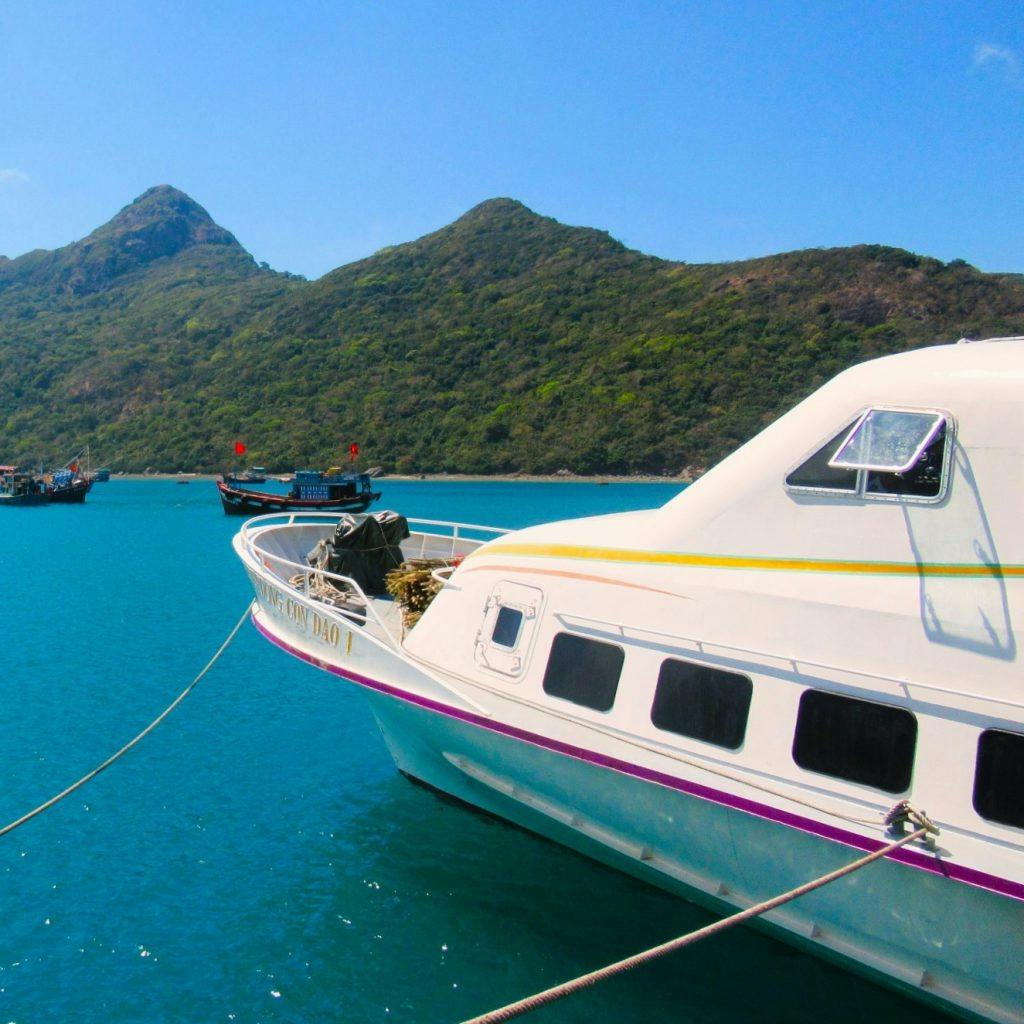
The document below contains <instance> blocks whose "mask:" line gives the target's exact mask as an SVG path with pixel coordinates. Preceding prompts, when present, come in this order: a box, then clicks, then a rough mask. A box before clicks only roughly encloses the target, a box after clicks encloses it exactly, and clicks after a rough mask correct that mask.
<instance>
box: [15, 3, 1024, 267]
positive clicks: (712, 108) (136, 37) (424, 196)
mask: <svg viewBox="0 0 1024 1024" xmlns="http://www.w3.org/2000/svg"><path fill="white" fill-rule="evenodd" d="M1022 114H1024V17H1022V15H1021V9H1020V8H1019V7H1018V6H1017V5H1014V4H1011V3H1006V2H1003V3H993V4H989V3H972V4H970V5H968V4H964V3H943V2H933V3H923V2H922V3H918V4H909V3H897V4H893V3H891V2H890V3H879V4H873V3H856V4H854V3H850V4H846V3H832V2H826V0H821V2H819V3H811V4H808V3H806V2H802V3H789V2H784V0H778V2H771V3H768V2H766V3H728V2H718V0H705V2H702V3H688V2H678V3H643V2H631V3H602V2H597V0H595V2H593V3H570V2H566V3H558V2H556V3H551V2H550V0H548V2H537V3H534V2H521V3H508V2H505V3H493V4H491V3H484V2H478V3H471V2H465V3H464V2H459V0H451V2H447V3H443V4H442V3H438V4H434V3H405V2H398V0H392V2H388V3H379V4H374V3H370V2H366V3H363V4H349V3H341V2H337V3H285V2H268V3H264V2H261V0H249V2H247V3H237V4H233V3H214V4H210V3H192V2H178V3H174V4H172V3H163V4H157V3H143V2H138V3H129V2H127V0H125V2H121V3H88V2H80V3H67V4H57V3H49V2H46V0H33V2H22V0H7V2H6V3H5V4H3V5H2V6H0V253H3V254H5V255H8V256H17V255H20V254H21V253H22V252H25V251H27V250H29V249H33V248H39V247H41V248H53V247H56V246H58V245H62V244H65V243H67V242H69V241H72V240H73V239H76V238H80V237H82V236H83V235H85V234H87V233H88V232H89V231H90V230H92V228H94V227H96V226H97V225H99V224H100V223H102V222H104V221H105V220H108V219H109V218H110V217H111V216H113V214H114V213H116V212H117V210H118V209H119V208H120V207H122V206H123V205H125V204H126V203H127V202H129V201H130V200H131V199H132V198H134V197H135V196H137V195H138V194H139V193H141V192H142V191H144V190H145V189H146V188H148V187H149V186H150V185H154V184H159V183H163V182H167V183H170V184H173V185H176V186H178V187H179V188H181V189H184V190H185V191H186V192H188V193H189V194H190V195H191V196H193V198H195V199H196V200H197V201H198V202H200V203H202V204H203V205H204V206H205V207H206V208H207V209H208V210H209V211H210V213H211V214H212V215H213V217H214V218H215V219H216V220H217V221H218V222H219V223H221V224H223V225H224V226H225V227H227V228H229V229H230V230H231V231H233V232H234V233H235V234H236V235H237V236H238V238H239V240H240V241H241V242H242V244H243V245H245V246H246V248H248V249H249V250H250V251H251V252H252V253H253V254H254V255H255V256H256V257H257V259H260V260H266V261H268V262H269V263H270V264H271V266H273V267H275V268H277V269H281V270H290V271H292V272H295V273H301V274H305V275H307V276H309V277H316V276H319V275H320V274H322V273H325V272H326V271H327V270H329V269H331V268H333V267H335V266H338V265H340V264H342V263H346V262H349V261H351V260H354V259H359V258H361V257H363V256H367V255H369V254H371V253H372V252H374V251H375V250H377V249H379V248H381V247H382V246H384V245H390V244H394V243H397V242H402V241H407V240H409V239H411V238H415V237H417V236H419V235H422V234H425V233H426V232H428V231H432V230H434V229H436V228H438V227H440V226H441V225H443V224H445V223H447V222H449V221H451V220H453V219H454V218H456V217H457V216H459V215H460V214H461V213H463V212H464V211H465V210H467V209H468V208H469V207H471V206H473V205H475V204H476V203H478V202H480V201H482V200H484V199H487V198H489V197H492V196H513V197H515V198H517V199H520V200H522V201H523V202H525V203H526V204H527V205H528V206H530V207H532V208H533V209H535V210H537V211H538V212H540V213H543V214H546V215H549V216H553V217H557V218H558V219H559V220H561V221H564V222H566V223H570V224H585V225H590V226H594V227H599V228H603V229H606V230H608V231H610V232H611V233H612V235H614V236H615V237H616V238H619V239H621V240H622V241H624V242H625V243H626V244H627V245H630V246H633V247H635V248H638V249H641V250H643V251H645V252H650V253H654V254H656V255H659V256H664V257H668V258H672V259H682V260H688V261H692V262H705V261H717V260H726V259H740V258H743V257H749V256H758V255H764V254H766V253H772V252H781V251H786V250H790V249H798V248H805V247H808V246H834V245H849V244H853V243H857V242H881V243H886V244H891V245H899V246H903V247H906V248H908V249H912V250H914V251H916V252H921V253H926V254H928V255H933V256H937V257H939V258H941V259H944V260H949V259H953V258H963V259H966V260H968V261H969V262H971V263H974V264H975V265H977V266H979V267H981V268H982V269H985V270H1011V271H1024V202H1022V200H1024V195H1022V192H1024V189H1022V185H1024V130H1022V129H1024V118H1022Z"/></svg>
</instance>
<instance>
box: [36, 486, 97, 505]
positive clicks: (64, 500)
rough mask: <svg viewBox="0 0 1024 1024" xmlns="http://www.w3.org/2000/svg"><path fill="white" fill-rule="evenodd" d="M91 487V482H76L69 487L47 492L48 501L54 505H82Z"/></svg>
mask: <svg viewBox="0 0 1024 1024" xmlns="http://www.w3.org/2000/svg"><path fill="white" fill-rule="evenodd" d="M91 487H92V481H91V480H76V481H75V482H74V483H72V484H70V485H69V486H67V487H61V488H60V489H58V490H47V492H46V500H47V501H48V502H50V503H51V504H54V505H81V504H82V503H83V502H84V501H85V496H86V495H87V494H88V493H89V489H90V488H91Z"/></svg>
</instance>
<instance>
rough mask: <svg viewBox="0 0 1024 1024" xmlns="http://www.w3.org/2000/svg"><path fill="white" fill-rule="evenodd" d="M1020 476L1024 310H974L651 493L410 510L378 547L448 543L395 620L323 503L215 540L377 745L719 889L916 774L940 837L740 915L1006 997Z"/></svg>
mask: <svg viewBox="0 0 1024 1024" xmlns="http://www.w3.org/2000/svg"><path fill="white" fill-rule="evenodd" d="M1022 502H1024V339H992V340H990V341H988V342H976V343H963V342H962V343H960V344H957V345H945V346H938V347H934V348H929V349H923V350H919V351H915V352H911V353H907V354H903V355H897V356H892V357H888V358H884V359H879V360H875V361H872V362H868V363H865V364H862V365H860V366H857V367H854V368H853V369H851V370H848V371H847V372H845V373H843V374H841V375H840V376H838V377H837V378H836V379H835V380H833V381H831V382H830V383H829V384H827V385H826V386H825V387H823V388H821V389H820V390H819V391H818V392H816V393H815V394H814V395H812V396H811V397H810V398H808V399H807V400H806V401H804V402H802V403H801V404H800V405H798V406H797V407H796V408H794V409H793V410H792V411H790V412H789V413H788V414H786V415H785V416H783V417H782V418H781V419H779V420H778V421H777V422H775V423H774V424H772V425H771V426H770V427H768V428H767V429H766V430H764V431H763V432H762V433H761V434H760V435H759V436H757V437H755V438H754V439H753V440H752V441H750V442H749V443H748V444H746V445H744V446H743V447H742V448H740V449H739V450H738V451H736V452H735V453H734V454H733V455H731V456H730V457H728V458H727V459H725V460H724V461H723V462H722V463H720V464H719V465H718V466H716V467H715V468H714V469H713V470H712V471H711V472H709V473H708V474H707V475H705V476H704V477H703V478H702V479H700V480H699V481H697V482H696V483H695V484H693V485H692V486H691V487H689V488H687V489H686V490H685V491H683V492H682V493H681V494H680V495H679V496H678V497H676V498H675V499H673V500H672V501H670V502H668V504H666V505H665V506H664V507H662V508H659V509H654V510H651V511H645V512H632V513H627V514H620V515H605V516H599V517H595V518H588V519H582V520H577V521H572V522H556V523H551V524H549V525H546V526H539V527H533V528H530V529H526V530H521V531H518V532H516V533H502V532H500V531H491V532H489V533H485V532H484V529H483V528H478V527H477V528H474V527H463V526H456V525H453V524H441V523H436V522H420V523H413V524H412V526H413V529H414V532H413V533H412V535H411V536H410V537H409V538H408V539H407V540H403V541H402V551H401V557H403V558H409V557H417V556H427V557H429V556H441V557H454V558H456V559H458V558H461V561H460V562H459V564H458V566H457V567H455V568H454V569H452V570H447V571H442V572H439V573H438V576H439V578H440V579H441V580H443V587H442V589H441V590H440V593H439V594H438V595H437V596H436V597H435V598H434V600H433V602H432V603H431V604H430V605H429V607H428V608H427V610H426V612H425V614H424V615H423V616H422V618H421V619H420V620H419V621H418V622H417V623H416V624H415V625H414V626H413V627H412V628H411V629H408V630H406V631H405V632H404V635H403V628H402V623H401V619H400V616H399V612H398V609H397V608H396V607H395V605H394V602H392V601H390V600H388V599H386V598H381V597H378V596H375V595H373V594H366V593H364V591H363V589H362V588H360V587H359V586H358V585H357V584H356V583H355V582H353V581H352V580H351V579H347V580H346V579H344V578H341V577H337V578H334V579H333V580H332V578H331V576H330V574H325V573H324V572H323V571H322V570H314V569H311V568H310V566H309V564H308V563H307V561H306V554H307V552H309V550H310V549H311V548H313V547H314V545H316V544H317V542H318V541H320V540H323V539H324V538H327V537H329V536H330V535H331V534H332V532H333V530H334V526H335V520H336V517H333V518H332V517H328V516H318V517H315V518H312V519H311V518H310V517H302V516H297V515H279V516H268V517H262V518H260V519H255V520H252V521H250V522H248V523H246V524H245V526H244V527H243V528H242V530H241V531H240V532H239V534H238V535H237V536H236V538H235V541H234V546H235V550H236V551H237V553H238V555H239V557H240V558H241V560H242V562H243V564H244V566H245V568H246V571H247V572H248V574H249V576H250V577H251V579H252V582H253V585H254V587H255V591H256V603H255V604H254V605H253V612H252V617H253V621H254V623H255V625H256V627H257V628H258V629H259V631H260V632H261V633H262V634H263V635H264V636H265V637H266V638H267V639H268V640H270V641H271V642H272V643H274V644H276V645H277V646H278V647H280V648H282V649H283V650H285V651H287V652H288V653H290V654H292V655H293V656H294V657H296V658H299V659H301V660H303V661H306V662H308V663H309V664H311V665H315V666H317V667H318V668H320V669H323V670H325V671H327V672H330V673H333V674H334V675H336V676H338V677H339V678H341V679H344V680H347V681H349V682H351V683H354V684H355V685H357V686H359V687H361V688H362V689H363V690H364V691H365V692H366V694H367V696H368V698H369V700H370V702H371V704H372V707H373V711H374V713H375V715H376V718H377V721H378V722H379V724H380V728H381V730H382V732H383V734H384V738H385V740H386V741H387V744H388V747H389V748H390V750H391V753H392V755H393V756H394V759H395V762H396V764H397V765H398V767H399V768H400V769H401V770H402V771H403V772H405V773H407V774H408V775H410V776H413V777H414V778H416V779H419V780H422V781H423V782H425V783H427V784H429V785H430V786H433V787H436V788H438V789H440V790H443V791H444V792H446V793H449V794H452V795H453V796H456V797H458V798H461V799H462V800H464V801H468V802H469V803H471V804H475V805H477V806H479V807H482V808H485V809H486V810H488V811H490V812H493V813H495V814H498V815H502V816H504V817H505V818H508V819H510V820H512V821H515V822H517V823H519V824H520V825H523V826H526V827H527V828H530V829H533V830H535V831H537V832H540V833H543V834H544V835H546V836H549V837H551V838H553V839H556V840H558V841H560V842H563V843H565V844H567V845H568V846H571V847H573V848H575V849H577V850H580V851H583V852H585V853H587V854H590V855H592V856H594V857H596V858H598V859H600V860H602V861H604V862H606V863H608V864H612V865H614V866H617V867H619V868H622V869H624V870H626V871H629V872H631V873H632V874H634V875H637V876H639V877H641V878H644V879H647V880H648V881H650V882H653V883H655V884H657V885H660V886H663V887H666V888H668V889H670V890H673V891H676V892H678V893H680V894H682V895H684V896H686V897H687V898H690V899H694V900H697V901H700V902H702V903H704V904H705V905H707V906H708V907H711V908H713V909H715V910H717V911H720V912H732V911H734V910H736V909H740V908H744V907H747V906H750V905H752V904H753V903H756V902H758V901H760V900H763V899H765V898H767V897H770V896H773V895H775V894H776V893H779V892H782V891H784V890H788V889H790V888H792V887H794V886H796V885H798V884H800V883H803V882H805V881H808V880H809V879H811V878H815V877H817V876H819V875H821V874H823V873H825V872H826V871H829V870H831V869H833V868H836V867H838V866H840V865H841V864H844V863H846V862H848V861H850V860H852V859H854V858H855V857H856V856H857V855H859V851H870V850H875V849H879V848H880V847H882V846H883V845H885V844H887V843H888V842H890V841H891V839H892V835H891V833H890V832H889V831H887V827H886V825H885V824H884V818H885V815H886V813H887V811H889V809H890V808H891V807H892V806H893V804H894V803H896V802H898V801H901V800H909V801H911V802H912V803H913V805H914V806H915V807H917V808H919V809H922V810H925V811H927V813H928V815H929V816H930V818H931V819H932V820H933V821H935V822H936V823H937V824H938V825H939V826H940V829H941V832H940V834H939V835H938V837H937V838H934V839H931V838H930V839H929V840H928V841H927V842H920V843H915V844H912V845H910V846H907V847H904V848H902V849H900V850H898V851H896V852H895V853H894V854H893V855H892V856H891V857H889V858H887V859H885V860H883V861H880V862H877V863H875V864H874V865H872V866H871V867H868V868H866V869H864V870H863V871H860V872H858V873H855V874H854V875H851V876H849V877H847V878H845V879H843V880H842V881H839V882H836V883H834V884H832V885H829V886H826V887H825V888H823V889H820V890H818V891H816V892H814V893H813V894H811V895H808V896H805V897H803V898H802V899H800V900H798V901H796V902H795V903H792V904H789V905H787V906H786V907H785V908H780V909H779V910H776V911H774V912H772V913H770V914H768V915H767V916H766V918H765V919H764V925H765V926H766V927H768V928H769V929H770V930H771V931H773V932H774V933H775V934H776V935H779V936H781V937H784V938H786V939H787V940H788V941H791V942H793V943H795V944H797V945H799V946H801V947H803V948H805V949H808V950H811V951H814V952H817V953H819V954H821V955H823V956H825V957H827V958H829V959H830V960H833V961H836V962H840V963H842V964H844V965H846V966H848V967H850V968H852V969H855V970H857V971H860V972H863V973H867V974H869V975H871V976H873V977H874V978H876V979H878V980H882V981H884V982H886V983H888V984H890V985H893V986H895V987H897V988H899V989H900V990H902V991H903V992H905V993H910V994H912V995H914V996H916V997H917V998H919V999H922V1000H924V1001H927V1002H929V1003H932V1004H934V1005H937V1006H939V1007H941V1008H943V1009H945V1010H947V1011H951V1012H954V1013H957V1014H959V1015H961V1016H964V1017H967V1018H975V1019H977V1018H980V1019H986V1020H993V1021H1021V1020H1024V673H1022V671H1021V655H1020V651H1019V648H1018V644H1019V642H1020V636H1021V627H1022V616H1024V527H1022V524H1024V512H1022ZM485 541H486V542H485ZM343 575H348V576H349V577H350V576H351V574H343ZM325 581H326V583H331V582H333V583H335V584H337V585H339V586H342V587H343V588H344V587H345V585H346V583H347V590H348V593H349V595H350V598H351V599H350V600H348V602H347V603H346V602H345V601H341V602H339V601H336V600H330V599H328V600H326V601H325V600H324V599H323V598H324V595H325V594H327V595H328V598H329V595H330V593H336V591H335V589H334V587H333V586H325Z"/></svg>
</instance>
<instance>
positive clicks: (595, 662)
mask: <svg viewBox="0 0 1024 1024" xmlns="http://www.w3.org/2000/svg"><path fill="white" fill-rule="evenodd" d="M624 659H625V652H624V651H623V650H622V648H621V647H619V646H618V645H616V644H608V643H603V642H602V641H599V640H590V639H588V638H587V637H583V636H576V635H575V634H574V633H559V634H558V635H557V636H556V637H555V640H554V643H553V644H552V645H551V656H550V657H549V658H548V667H547V669H546V670H545V672H544V684H543V685H544V692H545V693H549V694H551V696H552V697H561V698H562V699H563V700H569V701H572V702H573V703H574V704H581V705H582V706H583V707H586V708H592V709H593V710H594V711H610V710H611V707H612V705H613V704H614V703H615V691H616V690H617V689H618V688H619V676H620V675H621V674H622V662H623V660H624Z"/></svg>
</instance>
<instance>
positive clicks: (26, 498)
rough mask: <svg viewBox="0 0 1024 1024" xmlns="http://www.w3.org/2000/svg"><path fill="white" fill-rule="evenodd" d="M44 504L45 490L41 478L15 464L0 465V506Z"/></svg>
mask: <svg viewBox="0 0 1024 1024" xmlns="http://www.w3.org/2000/svg"><path fill="white" fill-rule="evenodd" d="M45 504H46V491H45V489H44V485H43V483H42V481H41V480H39V479H38V478H37V477H35V476H34V475H33V474H32V473H25V472H22V470H21V469H19V468H18V467H17V466H0V508H2V507H7V508H13V507H14V506H16V505H17V506H21V505H45Z"/></svg>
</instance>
